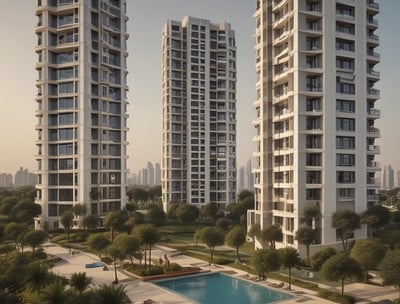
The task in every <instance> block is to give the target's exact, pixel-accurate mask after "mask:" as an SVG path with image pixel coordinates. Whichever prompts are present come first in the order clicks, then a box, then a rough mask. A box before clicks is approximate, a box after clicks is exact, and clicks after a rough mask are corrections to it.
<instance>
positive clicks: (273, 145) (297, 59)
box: [248, 0, 380, 246]
mask: <svg viewBox="0 0 400 304" xmlns="http://www.w3.org/2000/svg"><path fill="white" fill-rule="evenodd" d="M256 7H257V8H256V12H255V14H254V17H255V20H256V33H255V40H256V75H257V83H256V91H257V96H256V100H255V101H254V103H253V105H254V108H255V110H256V113H257V118H256V120H255V123H254V126H255V129H256V136H255V143H256V151H255V159H256V163H255V168H254V171H253V172H254V174H255V201H256V203H255V210H253V211H250V212H249V213H248V225H249V226H251V225H252V224H254V223H260V225H261V228H266V227H268V226H269V225H272V224H277V225H279V226H280V227H281V228H282V230H283V234H284V238H283V244H282V245H283V246H298V243H297V241H296V240H295V232H296V231H297V230H298V228H299V227H301V226H304V225H309V226H311V227H313V228H315V229H317V230H318V232H319V237H318V240H317V242H316V243H317V244H328V243H332V244H333V243H336V242H338V241H339V234H338V233H337V231H335V229H333V228H332V227H331V218H332V214H333V213H334V212H335V211H337V210H340V209H350V210H352V211H354V212H356V213H359V214H360V213H362V212H363V211H364V210H366V209H367V207H368V206H370V205H373V204H375V203H376V202H377V200H378V196H377V184H376V178H375V174H376V173H377V171H378V170H379V168H378V166H377V165H376V162H375V156H376V155H377V154H378V153H379V146H377V145H376V139H377V138H379V136H380V134H379V129H377V128H376V127H375V121H376V119H378V118H379V116H380V112H379V110H378V109H377V108H376V107H375V103H376V102H377V100H378V99H379V91H378V90H377V89H376V88H375V83H376V82H377V81H379V72H377V71H376V70H375V65H376V64H377V63H379V60H380V56H379V54H378V53H377V52H376V48H377V47H378V46H379V38H378V36H377V35H376V30H377V28H378V21H377V19H376V15H377V14H378V13H379V5H378V4H377V3H375V2H374V1H372V0H357V1H347V0H329V1H328V0H257V1H256ZM312 206H315V207H316V208H318V209H319V210H320V212H321V216H317V217H313V218H312V219H309V221H305V222H304V221H303V219H304V214H303V211H304V209H305V208H309V207H312ZM366 236H367V229H366V227H365V226H363V227H362V228H361V229H358V230H356V231H355V234H354V237H355V238H360V237H366Z"/></svg>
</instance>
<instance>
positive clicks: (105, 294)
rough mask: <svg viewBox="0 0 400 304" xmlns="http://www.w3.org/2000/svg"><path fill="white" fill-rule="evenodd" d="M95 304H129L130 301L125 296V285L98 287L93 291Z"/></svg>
mask: <svg viewBox="0 0 400 304" xmlns="http://www.w3.org/2000/svg"><path fill="white" fill-rule="evenodd" d="M94 303H96V304H129V303H131V300H130V299H129V297H128V295H127V294H126V290H125V285H118V286H116V285H105V284H103V285H100V286H99V287H97V288H96V289H95V290H94Z"/></svg>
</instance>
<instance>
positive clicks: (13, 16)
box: [0, 0, 400, 174]
mask: <svg viewBox="0 0 400 304" xmlns="http://www.w3.org/2000/svg"><path fill="white" fill-rule="evenodd" d="M357 1H361V0H357ZM127 2H128V3H127V7H128V16H129V21H128V33H129V40H128V52H129V57H128V71H129V74H128V85H129V93H128V101H129V103H130V104H129V107H128V113H129V120H128V127H129V132H128V141H129V142H130V144H129V146H128V154H129V159H128V169H129V170H130V172H131V173H134V172H137V171H138V170H140V169H141V168H143V167H145V166H146V164H147V161H151V162H153V163H155V162H160V154H161V33H162V28H163V26H164V24H165V22H166V21H167V20H168V19H173V20H181V19H182V18H183V17H184V16H193V17H199V18H204V19H209V20H211V21H212V22H219V21H222V20H226V21H227V22H229V23H231V25H232V28H233V29H234V30H235V32H236V45H237V77H238V82H237V120H238V122H237V151H238V159H237V162H238V167H239V166H241V165H245V163H246V161H247V160H248V159H249V158H251V157H252V153H253V151H254V150H255V147H254V144H253V141H252V138H253V136H254V134H255V132H254V128H253V126H252V120H253V119H254V118H255V112H254V110H253V108H252V104H253V100H254V99H255V66H254V62H255V59H254V58H255V55H254V36H253V34H254V30H255V24H254V20H253V18H252V15H253V13H254V10H255V2H256V1H255V0H201V1H199V0H128V1H127ZM376 2H378V3H379V4H380V9H381V11H380V14H379V15H378V16H377V18H378V21H379V29H378V32H377V33H378V35H379V36H380V46H379V48H378V49H377V51H378V52H379V53H380V54H381V63H380V64H379V65H378V66H376V67H375V70H378V71H380V72H381V80H380V82H378V83H377V85H376V87H377V88H379V89H380V90H381V99H380V100H379V101H378V103H377V104H376V108H378V109H380V110H381V119H380V120H378V121H377V123H376V126H377V127H378V128H380V130H381V138H380V139H378V140H377V144H378V145H379V146H380V147H381V155H380V156H379V158H378V160H379V161H380V164H381V167H383V165H387V164H391V165H392V167H393V168H394V169H400V154H399V150H400V149H399V148H400V136H399V133H397V132H399V130H400V119H399V113H400V100H399V98H398V92H397V86H399V85H400V81H399V78H398V77H399V76H398V74H399V73H400V58H399V49H400V35H399V33H398V31H399V28H400V18H399V17H398V12H400V1H398V0H376ZM35 5H36V1H35V0H30V1H26V0H13V1H6V0H0V39H1V43H0V88H1V91H2V94H1V97H0V143H1V149H0V172H7V173H12V174H14V173H15V172H16V171H17V170H18V168H19V167H25V168H28V169H29V170H30V171H33V170H34V169H35V167H36V165H35V159H34V154H35V153H36V150H35V139H36V137H37V134H36V131H35V128H34V127H35V124H36V122H37V119H36V117H35V110H36V104H35V101H34V98H35V94H36V87H35V80H36V78H37V72H36V71H35V63H36V60H37V57H36V54H35V51H34V49H35V45H36V37H35V34H34V28H35V24H36V22H37V19H36V16H35Z"/></svg>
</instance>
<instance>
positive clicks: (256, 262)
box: [251, 249, 281, 280]
mask: <svg viewBox="0 0 400 304" xmlns="http://www.w3.org/2000/svg"><path fill="white" fill-rule="evenodd" d="M251 264H252V265H253V267H254V268H255V269H256V271H257V273H258V277H259V278H261V279H262V280H265V279H266V277H267V274H268V273H269V272H271V271H276V270H279V268H280V267H281V260H280V256H279V253H278V252H277V251H276V250H272V249H259V250H256V251H255V252H254V254H253V255H252V256H251Z"/></svg>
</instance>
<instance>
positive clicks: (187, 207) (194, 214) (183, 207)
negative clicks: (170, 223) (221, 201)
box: [176, 203, 200, 225]
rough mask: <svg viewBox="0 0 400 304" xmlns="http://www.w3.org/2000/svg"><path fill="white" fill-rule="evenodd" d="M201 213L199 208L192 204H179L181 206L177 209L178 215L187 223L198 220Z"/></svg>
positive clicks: (179, 218)
mask: <svg viewBox="0 0 400 304" xmlns="http://www.w3.org/2000/svg"><path fill="white" fill-rule="evenodd" d="M199 214H200V211H199V208H197V207H196V206H194V205H192V204H185V203H184V204H179V207H178V208H177V209H176V217H177V218H178V220H180V221H181V222H182V223H184V224H185V225H187V224H189V223H192V222H194V221H195V220H197V219H198V218H199Z"/></svg>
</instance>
